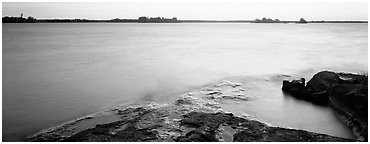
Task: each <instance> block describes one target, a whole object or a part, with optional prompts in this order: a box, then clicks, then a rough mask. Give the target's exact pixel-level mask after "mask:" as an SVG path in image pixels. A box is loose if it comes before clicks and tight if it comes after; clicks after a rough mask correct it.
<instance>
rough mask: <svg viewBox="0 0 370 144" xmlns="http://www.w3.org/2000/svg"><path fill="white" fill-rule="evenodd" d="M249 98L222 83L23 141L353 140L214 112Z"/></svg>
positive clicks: (122, 108) (238, 88) (241, 90)
mask: <svg viewBox="0 0 370 144" xmlns="http://www.w3.org/2000/svg"><path fill="white" fill-rule="evenodd" d="M251 98H252V97H251V96H248V95H247V93H246V90H245V88H243V85H242V84H239V83H232V82H230V81H222V82H221V83H219V84H216V85H213V86H210V87H205V88H202V89H200V90H198V91H194V92H191V93H186V94H184V95H182V96H180V97H178V98H176V99H175V100H173V101H171V102H170V103H167V104H162V105H159V104H155V103H148V104H145V105H131V106H117V107H116V108H112V109H109V110H106V111H102V112H100V113H97V114H94V115H90V116H86V117H84V118H80V119H77V120H74V121H71V122H68V123H66V124H63V125H60V126H57V127H54V128H50V129H47V130H44V131H42V132H40V133H38V134H36V135H34V136H31V137H29V138H27V139H26V141H31V142H46V141H51V142H58V141H65V142H68V141H70V142H79V141H94V142H100V141H105V142H110V141H111V142H113V141H126V142H135V141H146V142H162V141H163V142H164V141H166V142H167V141H168V142H171V141H172V142H191V141H197V142H202V141H206V142H217V141H220V142H231V141H234V142H249V141H255V142H267V141H275V142H284V141H296V142H308V141H315V142H319V141H322V142H324V141H357V140H353V139H346V138H340V137H334V136H329V135H326V134H318V133H313V132H308V131H305V130H298V129H291V128H281V127H273V126H270V125H268V124H266V123H263V122H261V121H258V120H256V119H252V118H250V117H247V116H238V115H235V114H233V113H230V112H226V111H224V110H223V109H221V107H220V104H221V103H222V102H223V101H226V100H227V101H230V100H231V101H248V100H249V99H251ZM108 117H109V119H107V118H108ZM102 120H104V122H103V121H102Z"/></svg>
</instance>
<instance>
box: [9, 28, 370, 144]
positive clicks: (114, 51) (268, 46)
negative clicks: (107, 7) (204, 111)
mask: <svg viewBox="0 0 370 144" xmlns="http://www.w3.org/2000/svg"><path fill="white" fill-rule="evenodd" d="M2 26H3V33H2V34H3V49H2V51H3V55H2V56H3V59H2V60H3V97H2V98H3V107H2V108H3V140H4V141H18V140H21V139H22V138H24V137H26V136H29V135H31V134H33V133H35V132H38V131H40V130H42V129H45V128H48V127H52V126H55V125H58V124H60V123H62V122H65V121H68V120H72V119H74V118H78V117H80V116H83V115H86V114H88V113H92V112H95V111H97V110H99V109H102V108H104V107H108V106H113V105H116V104H120V103H140V102H143V101H154V102H163V103H164V102H166V101H169V100H171V99H174V98H175V97H177V96H179V95H180V94H182V93H184V92H186V91H189V90H191V89H192V88H198V87H200V86H202V85H205V84H208V83H212V82H215V81H217V80H220V79H223V78H226V77H234V76H247V77H248V76H250V77H253V76H256V75H258V76H259V77H262V78H265V77H266V78H267V77H268V75H273V74H290V75H294V74H304V76H307V77H306V78H310V77H311V76H312V75H313V74H314V73H316V72H318V71H321V70H326V69H328V70H335V71H345V72H367V67H368V66H367V65H368V64H367V58H368V56H367V53H368V49H367V44H368V42H367V39H368V34H367V29H368V27H367V24H246V23H235V24H233V23H176V24H112V23H109V24H104V23H96V24H95V23H87V24H2ZM246 83H248V81H246ZM265 83H266V82H265V81H263V82H258V81H255V83H254V85H255V86H258V85H260V86H261V87H263V86H264V87H266V86H268V88H269V89H268V90H266V89H261V88H260V87H259V88H256V89H255V90H254V91H252V92H251V93H253V94H254V95H256V97H259V98H258V100H255V103H253V101H251V102H249V103H248V104H244V105H242V106H241V107H237V108H235V107H232V105H229V107H228V105H226V106H225V107H227V108H228V109H230V110H234V111H240V112H241V113H249V114H251V115H254V116H256V117H258V118H261V119H264V120H266V121H268V122H271V123H273V124H276V125H281V126H288V127H297V128H307V129H309V130H311V131H316V132H323V131H324V132H325V129H327V130H334V131H339V132H335V133H330V132H327V131H326V132H327V133H330V134H332V135H337V136H342V137H352V136H351V134H350V132H349V130H348V129H346V128H345V127H344V126H343V124H341V123H340V122H339V121H338V120H336V119H335V117H334V115H333V114H332V112H331V111H330V110H328V109H325V108H320V107H317V106H314V105H310V104H307V103H304V102H302V101H296V100H294V99H290V98H289V97H285V96H284V95H283V94H282V93H281V91H280V87H281V84H280V81H275V82H271V83H267V84H265ZM258 90H260V91H258ZM263 103H268V104H269V105H271V108H274V110H271V109H269V107H268V106H266V105H263ZM285 110H286V111H285ZM288 112H289V114H286V113H288ZM302 113H303V114H302ZM304 114H309V115H310V116H311V117H310V120H312V121H315V122H314V123H304V124H301V125H300V124H297V121H298V120H301V119H300V118H299V117H302V115H304ZM284 115H286V118H285V117H282V116H284ZM327 117H329V118H327ZM328 123H331V124H328Z"/></svg>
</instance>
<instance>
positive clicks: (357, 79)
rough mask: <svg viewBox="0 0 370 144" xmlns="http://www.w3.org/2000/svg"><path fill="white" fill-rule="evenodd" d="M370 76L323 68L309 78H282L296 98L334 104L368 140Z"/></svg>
mask: <svg viewBox="0 0 370 144" xmlns="http://www.w3.org/2000/svg"><path fill="white" fill-rule="evenodd" d="M367 88H368V76H367V75H360V74H348V73H335V72H330V71H322V72H319V73H317V74H315V75H314V76H313V77H312V79H311V80H310V81H308V82H307V85H306V83H305V79H304V78H301V79H299V80H293V81H291V82H289V81H283V87H282V90H283V91H284V92H286V93H289V94H291V95H292V96H293V97H296V98H299V99H303V100H307V101H310V102H312V103H314V104H317V105H324V106H329V107H331V108H332V109H333V110H334V111H335V112H336V113H337V115H338V118H339V119H340V120H342V121H343V122H344V123H345V124H346V125H347V127H349V128H351V129H352V131H353V133H354V134H355V135H356V137H357V138H358V140H360V141H368V136H367V133H368V132H367V130H368V104H367V102H368V90H367Z"/></svg>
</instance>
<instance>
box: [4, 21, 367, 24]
mask: <svg viewBox="0 0 370 144" xmlns="http://www.w3.org/2000/svg"><path fill="white" fill-rule="evenodd" d="M2 23H141V22H111V21H105V20H101V21H100V20H91V21H84V22H74V21H69V22H62V21H43V22H2ZM147 23H256V22H251V21H216V20H215V21H213V20H184V21H179V22H147ZM279 23H282V24H288V23H297V21H282V22H279ZM279 23H257V24H279ZM307 23H368V21H325V22H321V21H310V22H307Z"/></svg>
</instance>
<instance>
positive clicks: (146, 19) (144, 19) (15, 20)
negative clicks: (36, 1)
mask: <svg viewBox="0 0 370 144" xmlns="http://www.w3.org/2000/svg"><path fill="white" fill-rule="evenodd" d="M86 22H113V23H114V22H117V23H180V22H249V23H367V21H324V20H322V21H306V20H305V19H304V18H301V19H300V20H299V21H281V20H279V19H274V20H273V19H271V18H265V17H264V18H262V19H255V20H236V21H235V20H234V21H228V20H226V21H216V20H178V19H177V18H176V17H173V18H164V17H145V16H142V17H139V18H138V19H119V18H115V19H110V20H89V19H36V18H34V17H32V16H29V17H27V18H24V17H23V14H21V16H20V17H9V16H5V17H3V18H2V23H86Z"/></svg>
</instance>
